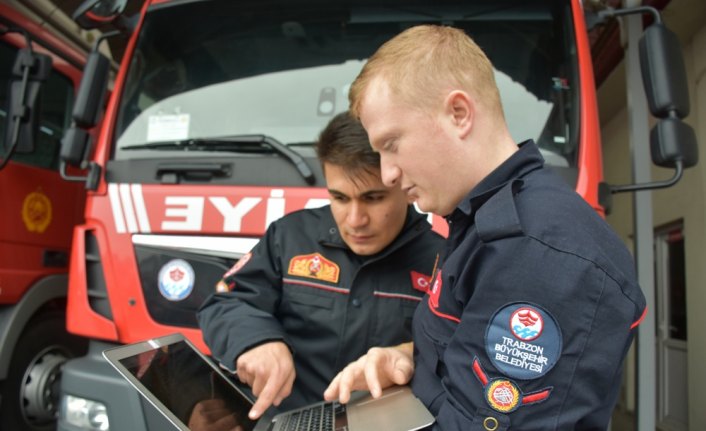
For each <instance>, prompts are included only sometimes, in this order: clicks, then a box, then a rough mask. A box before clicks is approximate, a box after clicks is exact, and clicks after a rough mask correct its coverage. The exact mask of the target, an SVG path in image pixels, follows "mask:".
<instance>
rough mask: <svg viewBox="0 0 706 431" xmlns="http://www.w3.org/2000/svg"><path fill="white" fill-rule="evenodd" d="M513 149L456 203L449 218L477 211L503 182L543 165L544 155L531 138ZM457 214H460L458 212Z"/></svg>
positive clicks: (519, 176)
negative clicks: (513, 150) (505, 158)
mask: <svg viewBox="0 0 706 431" xmlns="http://www.w3.org/2000/svg"><path fill="white" fill-rule="evenodd" d="M518 147H519V149H518V150H517V151H515V152H514V153H513V154H512V155H511V156H510V157H509V158H508V159H507V160H505V161H504V162H503V163H502V164H501V165H500V166H498V167H497V168H495V170H493V171H492V172H491V173H490V174H489V175H488V176H486V177H485V178H483V180H482V181H481V182H480V183H478V185H476V186H475V187H474V188H473V189H472V190H471V191H470V193H468V194H467V195H466V197H465V198H463V200H462V201H461V202H460V203H459V204H458V206H457V207H456V209H455V210H454V211H453V212H452V213H451V215H450V216H449V217H450V218H451V219H453V218H454V215H455V214H457V213H459V212H460V213H462V214H464V215H465V216H469V215H471V214H472V213H473V212H474V211H477V210H478V208H480V207H481V206H482V205H483V204H484V203H485V202H486V201H487V200H488V199H490V197H491V196H493V195H494V194H495V193H496V192H497V191H498V190H499V189H501V188H502V187H503V186H504V185H505V184H507V183H508V182H509V181H512V180H514V179H518V178H522V177H523V176H525V175H527V174H528V173H529V172H531V171H534V170H535V169H539V168H541V167H542V166H544V157H542V154H541V153H540V152H539V148H538V147H537V145H536V144H535V143H534V141H533V140H531V139H529V140H527V141H524V142H522V143H520V144H519V145H518ZM458 215H459V216H460V215H461V214H458Z"/></svg>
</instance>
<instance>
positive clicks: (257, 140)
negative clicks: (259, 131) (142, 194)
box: [120, 135, 316, 184]
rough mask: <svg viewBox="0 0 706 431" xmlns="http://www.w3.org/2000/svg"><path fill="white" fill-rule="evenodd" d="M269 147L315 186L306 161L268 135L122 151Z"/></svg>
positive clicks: (169, 143) (156, 144)
mask: <svg viewBox="0 0 706 431" xmlns="http://www.w3.org/2000/svg"><path fill="white" fill-rule="evenodd" d="M263 147H269V148H270V149H272V150H274V151H275V152H276V153H278V154H280V155H282V156H283V157H284V158H285V159H287V160H289V161H290V162H291V163H292V164H293V165H294V166H295V167H296V168H297V170H298V171H299V173H300V174H301V175H302V177H304V180H305V181H306V182H307V183H308V184H314V183H315V182H316V177H315V176H314V172H313V171H312V170H311V168H310V167H309V165H308V164H307V163H306V160H304V158H303V157H302V156H300V155H299V154H297V153H296V152H295V151H292V150H291V149H289V148H288V147H287V146H286V145H284V144H283V143H281V142H280V141H278V140H277V139H275V138H273V137H271V136H267V135H235V136H225V137H217V138H194V139H184V140H175V141H159V142H148V143H145V144H138V145H128V146H126V147H121V148H120V149H121V150H182V151H204V150H206V151H232V152H253V151H257V152H261V151H263Z"/></svg>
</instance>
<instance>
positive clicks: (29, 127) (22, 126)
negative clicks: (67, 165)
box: [0, 48, 52, 169]
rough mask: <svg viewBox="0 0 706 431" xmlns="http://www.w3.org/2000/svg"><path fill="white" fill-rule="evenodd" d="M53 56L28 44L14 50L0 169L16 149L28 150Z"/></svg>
mask: <svg viewBox="0 0 706 431" xmlns="http://www.w3.org/2000/svg"><path fill="white" fill-rule="evenodd" d="M51 66H52V59H51V57H49V56H48V55H45V54H38V53H36V52H33V51H32V50H31V49H30V48H23V49H21V50H19V51H18V52H17V57H16V58H15V63H14V65H13V67H12V79H11V81H10V86H9V97H8V106H7V116H6V117H5V122H6V126H5V131H6V132H5V140H4V143H5V145H4V148H3V154H2V159H0V169H2V168H4V167H5V165H6V164H7V162H8V161H9V160H10V158H11V157H12V154H14V153H15V152H18V153H31V152H33V151H34V143H35V139H36V135H37V132H38V129H39V106H40V99H41V88H42V83H43V82H44V81H45V80H46V79H47V78H48V77H49V75H50V74H51Z"/></svg>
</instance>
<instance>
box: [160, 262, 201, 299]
mask: <svg viewBox="0 0 706 431" xmlns="http://www.w3.org/2000/svg"><path fill="white" fill-rule="evenodd" d="M195 278H196V277H195V275H194V269H193V268H192V267H191V265H190V264H189V262H187V261H185V260H183V259H172V260H170V261H169V262H167V263H166V264H165V265H164V266H162V269H160V270H159V293H161V294H162V296H164V297H165V298H167V299H168V300H170V301H181V300H184V299H186V298H188V297H189V295H191V291H192V290H193V289H194V280H195Z"/></svg>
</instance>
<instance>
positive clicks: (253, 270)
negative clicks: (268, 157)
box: [197, 223, 289, 371]
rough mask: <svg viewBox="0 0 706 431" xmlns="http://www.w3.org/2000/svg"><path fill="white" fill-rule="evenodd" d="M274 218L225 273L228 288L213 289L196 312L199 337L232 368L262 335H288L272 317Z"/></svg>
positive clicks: (277, 277)
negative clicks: (245, 252)
mask: <svg viewBox="0 0 706 431" xmlns="http://www.w3.org/2000/svg"><path fill="white" fill-rule="evenodd" d="M277 236H278V235H277V227H276V223H273V224H272V225H270V228H269V229H268V230H267V233H266V234H265V236H264V237H263V238H262V240H261V241H260V242H259V243H258V244H257V245H256V246H255V247H254V248H253V250H252V251H251V252H250V253H248V254H246V255H245V256H243V257H242V258H241V260H240V261H239V262H238V263H236V264H235V266H234V267H233V268H231V269H230V270H229V271H228V272H226V274H225V275H224V277H223V280H222V281H221V285H226V286H228V288H229V289H230V291H228V292H222V293H215V294H213V295H211V296H210V297H209V298H207V299H206V301H205V302H204V303H203V304H202V305H201V307H200V309H199V311H198V314H197V317H198V322H199V325H200V327H201V330H202V332H203V338H204V341H205V342H206V344H207V345H208V346H209V348H210V349H211V352H212V354H213V355H214V356H215V357H216V358H217V359H218V360H219V361H220V363H221V364H222V365H223V366H225V367H226V368H228V369H229V370H231V371H234V368H235V360H236V359H237V358H238V356H240V354H242V353H243V352H245V351H247V350H248V349H250V348H252V347H255V346H257V345H258V344H262V343H264V342H266V341H274V340H282V341H284V342H285V343H287V344H289V343H288V342H287V337H286V334H285V332H284V330H283V329H282V326H281V325H280V323H279V321H278V319H277V318H276V317H275V313H276V310H277V307H278V306H279V303H280V300H281V297H282V275H281V270H282V268H281V265H280V261H281V260H280V252H279V250H280V247H279V244H278V240H277Z"/></svg>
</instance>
